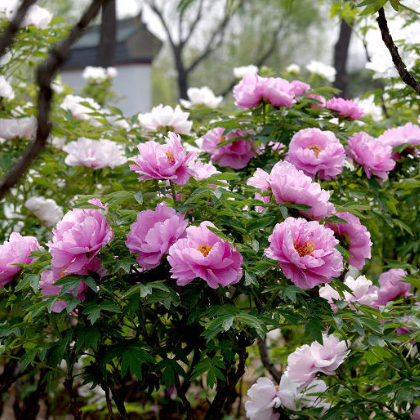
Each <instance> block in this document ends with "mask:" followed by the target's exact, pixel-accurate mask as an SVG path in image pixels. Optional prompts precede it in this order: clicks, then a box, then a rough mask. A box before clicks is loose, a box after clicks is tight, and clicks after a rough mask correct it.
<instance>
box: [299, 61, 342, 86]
mask: <svg viewBox="0 0 420 420" xmlns="http://www.w3.org/2000/svg"><path fill="white" fill-rule="evenodd" d="M306 70H308V71H309V72H311V73H313V74H317V75H318V76H321V77H323V78H324V79H327V80H328V81H329V82H330V83H332V82H334V79H335V74H336V73H337V72H336V70H335V68H334V67H332V66H329V65H328V64H325V63H322V62H321V61H315V60H312V61H311V62H310V63H309V64H308V65H307V66H306Z"/></svg>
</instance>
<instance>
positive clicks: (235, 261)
mask: <svg viewBox="0 0 420 420" xmlns="http://www.w3.org/2000/svg"><path fill="white" fill-rule="evenodd" d="M208 227H212V228H214V227H215V226H214V225H213V223H210V222H202V223H201V224H200V226H190V227H188V228H187V229H186V238H183V239H178V241H177V242H175V244H174V245H172V246H171V247H170V248H169V256H168V262H169V264H170V265H171V274H172V278H174V279H176V280H177V284H178V285H180V286H185V285H186V284H188V283H191V282H192V281H193V280H194V279H195V278H197V277H198V278H202V279H203V280H205V281H206V282H207V284H208V285H209V286H210V287H211V288H212V289H217V288H218V287H219V285H222V286H228V285H231V284H235V283H237V282H238V281H239V280H240V279H241V277H242V267H241V265H242V255H241V254H240V253H239V252H238V251H237V250H236V249H235V248H233V247H232V245H230V244H229V243H228V242H226V241H225V240H223V239H221V238H219V237H218V236H216V235H215V234H214V233H213V232H212V231H211V230H210V229H208Z"/></svg>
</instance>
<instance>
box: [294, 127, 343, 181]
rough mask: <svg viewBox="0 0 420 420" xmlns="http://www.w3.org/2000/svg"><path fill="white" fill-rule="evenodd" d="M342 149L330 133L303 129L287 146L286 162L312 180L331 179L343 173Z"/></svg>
mask: <svg viewBox="0 0 420 420" xmlns="http://www.w3.org/2000/svg"><path fill="white" fill-rule="evenodd" d="M344 157H345V153H344V147H343V146H342V144H341V143H340V141H339V140H338V138H337V137H336V136H335V135H334V133H333V132H332V131H321V130H320V129H319V128H305V129H303V130H300V131H298V132H297V133H296V134H295V135H294V136H293V138H292V140H291V142H290V145H289V152H288V153H287V157H286V160H287V161H289V162H291V163H293V164H294V165H295V166H296V168H297V169H301V170H302V171H303V172H305V174H306V175H309V176H311V177H312V178H313V177H314V176H315V175H317V174H318V177H319V178H320V179H332V178H335V177H336V176H337V175H338V174H341V172H343V166H344Z"/></svg>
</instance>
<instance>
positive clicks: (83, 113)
mask: <svg viewBox="0 0 420 420" xmlns="http://www.w3.org/2000/svg"><path fill="white" fill-rule="evenodd" d="M83 102H86V103H87V104H88V105H90V106H91V107H92V108H93V109H91V108H89V107H87V106H85V105H83V104H82V103H83ZM60 108H62V109H64V110H65V111H70V112H71V114H72V115H73V117H74V118H78V119H80V120H82V121H91V122H93V121H92V118H93V117H92V116H91V115H89V114H90V113H91V112H95V111H98V110H100V108H101V107H100V105H99V104H98V103H96V102H95V101H94V100H93V99H92V98H82V97H81V96H76V95H67V96H66V97H65V98H64V100H63V102H62V103H61V105H60Z"/></svg>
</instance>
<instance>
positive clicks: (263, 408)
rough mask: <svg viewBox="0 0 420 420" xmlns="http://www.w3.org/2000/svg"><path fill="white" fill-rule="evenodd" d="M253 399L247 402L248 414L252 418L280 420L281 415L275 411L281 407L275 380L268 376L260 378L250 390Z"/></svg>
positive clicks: (254, 419) (253, 419) (246, 409)
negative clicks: (274, 410) (274, 409)
mask: <svg viewBox="0 0 420 420" xmlns="http://www.w3.org/2000/svg"><path fill="white" fill-rule="evenodd" d="M248 397H250V398H251V399H250V400H249V401H247V402H246V403H245V411H246V416H247V417H248V418H249V419H251V420H278V418H279V417H280V415H279V414H278V413H274V412H273V408H274V407H276V408H277V407H280V399H279V397H278V396H277V390H276V387H275V386H274V384H273V382H272V381H271V380H270V379H268V378H259V379H258V380H257V382H256V383H255V384H254V385H252V387H251V388H250V389H249V390H248Z"/></svg>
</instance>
